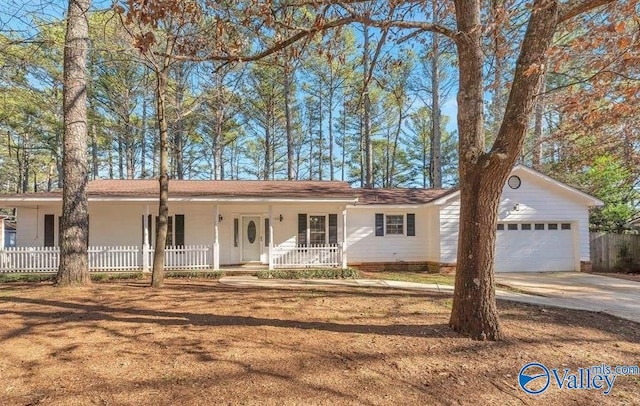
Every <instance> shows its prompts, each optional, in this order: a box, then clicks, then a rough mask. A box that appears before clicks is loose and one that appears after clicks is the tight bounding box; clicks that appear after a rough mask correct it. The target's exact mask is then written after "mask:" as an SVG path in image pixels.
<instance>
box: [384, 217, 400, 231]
mask: <svg viewBox="0 0 640 406" xmlns="http://www.w3.org/2000/svg"><path fill="white" fill-rule="evenodd" d="M386 223H387V224H386V228H385V230H386V231H387V234H389V235H403V234H404V215H402V214H400V215H398V214H392V215H387V218H386Z"/></svg>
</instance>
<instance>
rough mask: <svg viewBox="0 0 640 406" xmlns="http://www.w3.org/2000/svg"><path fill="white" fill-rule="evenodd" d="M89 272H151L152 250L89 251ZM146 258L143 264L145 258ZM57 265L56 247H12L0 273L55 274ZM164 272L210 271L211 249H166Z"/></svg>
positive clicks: (3, 254) (1, 255)
mask: <svg viewBox="0 0 640 406" xmlns="http://www.w3.org/2000/svg"><path fill="white" fill-rule="evenodd" d="M88 255H89V271H92V272H95V271H139V270H143V269H145V268H146V269H151V265H152V264H153V249H151V248H150V247H138V246H118V247H96V246H91V247H89V249H88ZM145 255H146V256H147V258H146V261H145V258H144V256H145ZM59 261H60V248H59V247H12V248H5V249H4V250H0V273H7V272H56V271H57V270H58V264H59ZM164 261H165V269H172V270H191V269H210V268H213V247H211V246H208V245H191V246H184V247H167V248H165V253H164Z"/></svg>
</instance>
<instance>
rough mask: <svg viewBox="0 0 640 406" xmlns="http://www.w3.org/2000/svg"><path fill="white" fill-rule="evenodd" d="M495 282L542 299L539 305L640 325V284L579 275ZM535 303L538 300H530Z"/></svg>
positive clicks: (503, 277)
mask: <svg viewBox="0 0 640 406" xmlns="http://www.w3.org/2000/svg"><path fill="white" fill-rule="evenodd" d="M496 282H497V283H499V284H503V285H506V286H509V287H512V288H516V289H519V290H521V291H523V292H527V293H531V294H535V295H541V296H544V298H540V300H537V301H538V302H539V304H552V303H550V302H549V301H548V300H545V298H548V299H552V301H553V302H556V304H557V305H558V306H561V307H567V308H572V309H581V310H591V311H597V312H603V313H607V314H611V315H613V316H617V317H621V318H624V319H627V320H632V321H635V322H637V323H640V283H639V282H634V281H628V280H624V279H617V278H609V277H606V276H599V275H591V274H588V273H579V272H527V273H499V274H496ZM529 302H530V303H531V302H536V300H529Z"/></svg>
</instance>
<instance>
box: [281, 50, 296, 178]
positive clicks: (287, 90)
mask: <svg viewBox="0 0 640 406" xmlns="http://www.w3.org/2000/svg"><path fill="white" fill-rule="evenodd" d="M289 64H290V60H289V57H285V62H284V72H283V73H284V119H285V130H286V133H287V179H288V180H293V149H294V146H293V128H292V126H291V69H290V66H289Z"/></svg>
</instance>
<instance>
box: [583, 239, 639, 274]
mask: <svg viewBox="0 0 640 406" xmlns="http://www.w3.org/2000/svg"><path fill="white" fill-rule="evenodd" d="M589 242H590V246H591V266H592V268H593V270H594V271H601V272H607V271H613V270H637V269H639V268H640V235H635V234H607V233H590V234H589Z"/></svg>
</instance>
